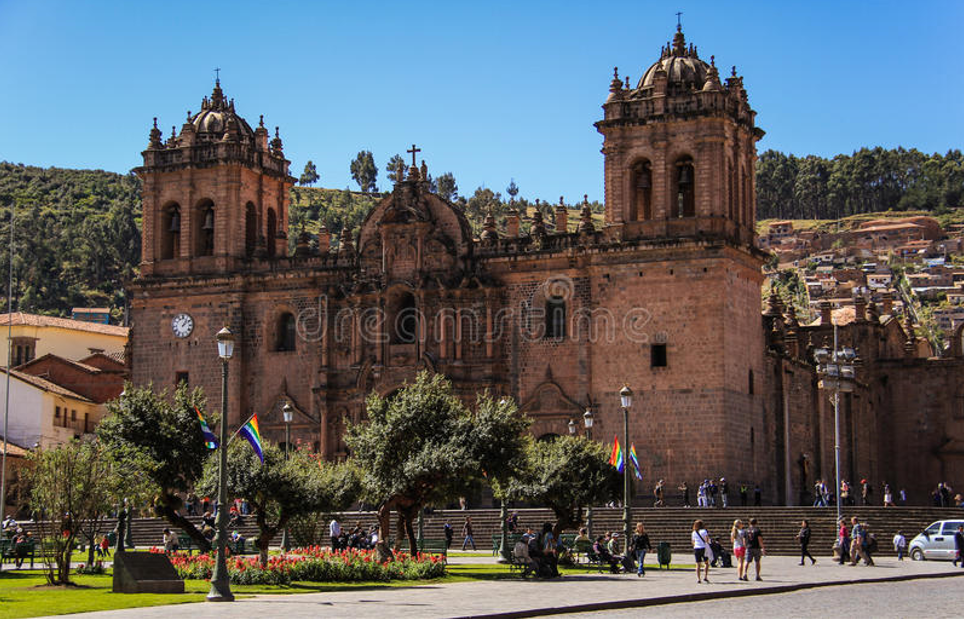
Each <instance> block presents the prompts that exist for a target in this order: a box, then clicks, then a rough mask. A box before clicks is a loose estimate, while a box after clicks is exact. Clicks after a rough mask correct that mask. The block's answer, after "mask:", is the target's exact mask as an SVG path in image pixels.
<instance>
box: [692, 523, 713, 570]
mask: <svg viewBox="0 0 964 619" xmlns="http://www.w3.org/2000/svg"><path fill="white" fill-rule="evenodd" d="M696 534H697V535H699V536H700V539H701V540H703V543H704V544H706V550H705V551H704V552H705V555H706V560H707V561H708V562H710V563H713V559H715V558H716V555H714V554H713V548H712V547H711V546H710V542H709V541H708V540H707V539H706V538H705V537H703V535H702V534H701V533H700V532H699V531H697V532H696Z"/></svg>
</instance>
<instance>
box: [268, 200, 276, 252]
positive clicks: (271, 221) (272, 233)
mask: <svg viewBox="0 0 964 619" xmlns="http://www.w3.org/2000/svg"><path fill="white" fill-rule="evenodd" d="M267 232H268V256H269V257H272V258H273V257H274V254H275V240H274V237H276V236H277V235H278V217H277V215H275V213H274V209H273V208H269V209H268V231H267Z"/></svg>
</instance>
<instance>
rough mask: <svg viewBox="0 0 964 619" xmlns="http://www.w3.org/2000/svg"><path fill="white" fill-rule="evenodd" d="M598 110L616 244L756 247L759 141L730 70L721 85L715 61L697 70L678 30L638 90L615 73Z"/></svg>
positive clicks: (752, 116) (694, 55) (740, 83)
mask: <svg viewBox="0 0 964 619" xmlns="http://www.w3.org/2000/svg"><path fill="white" fill-rule="evenodd" d="M603 110H604V111H605V117H604V118H603V120H601V121H599V122H597V123H596V129H597V130H598V131H599V132H600V133H602V134H603V136H604V141H603V149H602V152H603V155H604V156H605V175H606V178H605V185H606V223H607V224H608V225H609V227H610V229H611V232H612V233H613V234H615V235H616V236H617V238H621V239H624V240H631V239H648V238H652V239H658V238H682V237H700V238H706V237H711V238H713V237H715V238H721V239H727V240H729V241H731V242H733V243H736V244H739V245H744V246H749V245H752V244H753V242H754V235H755V221H756V199H755V190H754V185H753V176H754V175H753V169H754V168H753V166H754V162H755V160H756V141H757V140H759V139H760V138H761V137H763V134H764V132H763V131H762V130H761V129H759V128H757V127H756V126H755V125H754V119H755V116H756V112H754V111H753V110H752V109H751V108H750V105H749V103H748V101H747V94H746V90H744V88H743V78H741V77H738V76H737V74H736V67H733V70H732V74H731V76H730V77H728V78H727V79H726V82H725V84H724V83H721V81H720V76H719V72H718V71H717V68H716V63H715V60H714V58H713V57H712V56H711V57H710V62H709V64H707V63H706V62H704V61H703V60H701V59H700V57H699V54H698V53H697V49H696V47H695V46H694V45H692V44H690V45H688V46H687V44H686V39H685V37H684V36H683V31H682V28H681V27H679V26H677V29H676V35H675V36H674V37H673V42H672V43H667V44H666V46H665V47H663V48H662V49H661V50H660V58H659V60H657V61H656V62H655V63H653V64H652V65H651V66H650V67H649V69H647V70H646V72H645V73H644V74H643V76H642V77H641V78H640V80H639V82H638V83H637V84H636V87H635V88H632V87H630V81H629V77H626V81H625V83H624V82H623V81H622V80H621V79H620V77H619V73H618V70H616V71H614V74H613V79H612V83H611V85H610V88H609V98H608V99H606V103H605V104H604V105H603Z"/></svg>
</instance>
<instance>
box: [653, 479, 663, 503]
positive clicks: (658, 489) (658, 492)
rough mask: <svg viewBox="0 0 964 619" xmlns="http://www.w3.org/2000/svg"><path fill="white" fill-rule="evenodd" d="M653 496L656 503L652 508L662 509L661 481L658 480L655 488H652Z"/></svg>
mask: <svg viewBox="0 0 964 619" xmlns="http://www.w3.org/2000/svg"><path fill="white" fill-rule="evenodd" d="M653 496H654V497H656V502H655V503H653V507H663V506H664V505H665V503H663V480H662V479H661V480H659V481H658V482H657V483H656V487H655V488H653Z"/></svg>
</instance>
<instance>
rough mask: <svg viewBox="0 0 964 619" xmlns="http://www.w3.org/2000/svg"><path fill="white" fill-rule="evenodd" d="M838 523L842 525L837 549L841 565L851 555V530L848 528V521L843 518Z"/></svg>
mask: <svg viewBox="0 0 964 619" xmlns="http://www.w3.org/2000/svg"><path fill="white" fill-rule="evenodd" d="M837 524H839V525H840V529H839V530H838V531H837V550H838V555H839V561H840V565H843V564H844V563H845V562H846V561H847V559H848V558H849V557H850V531H849V530H848V529H847V521H846V520H844V519H843V518H841V519H840V521H839V522H838V523H837Z"/></svg>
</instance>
